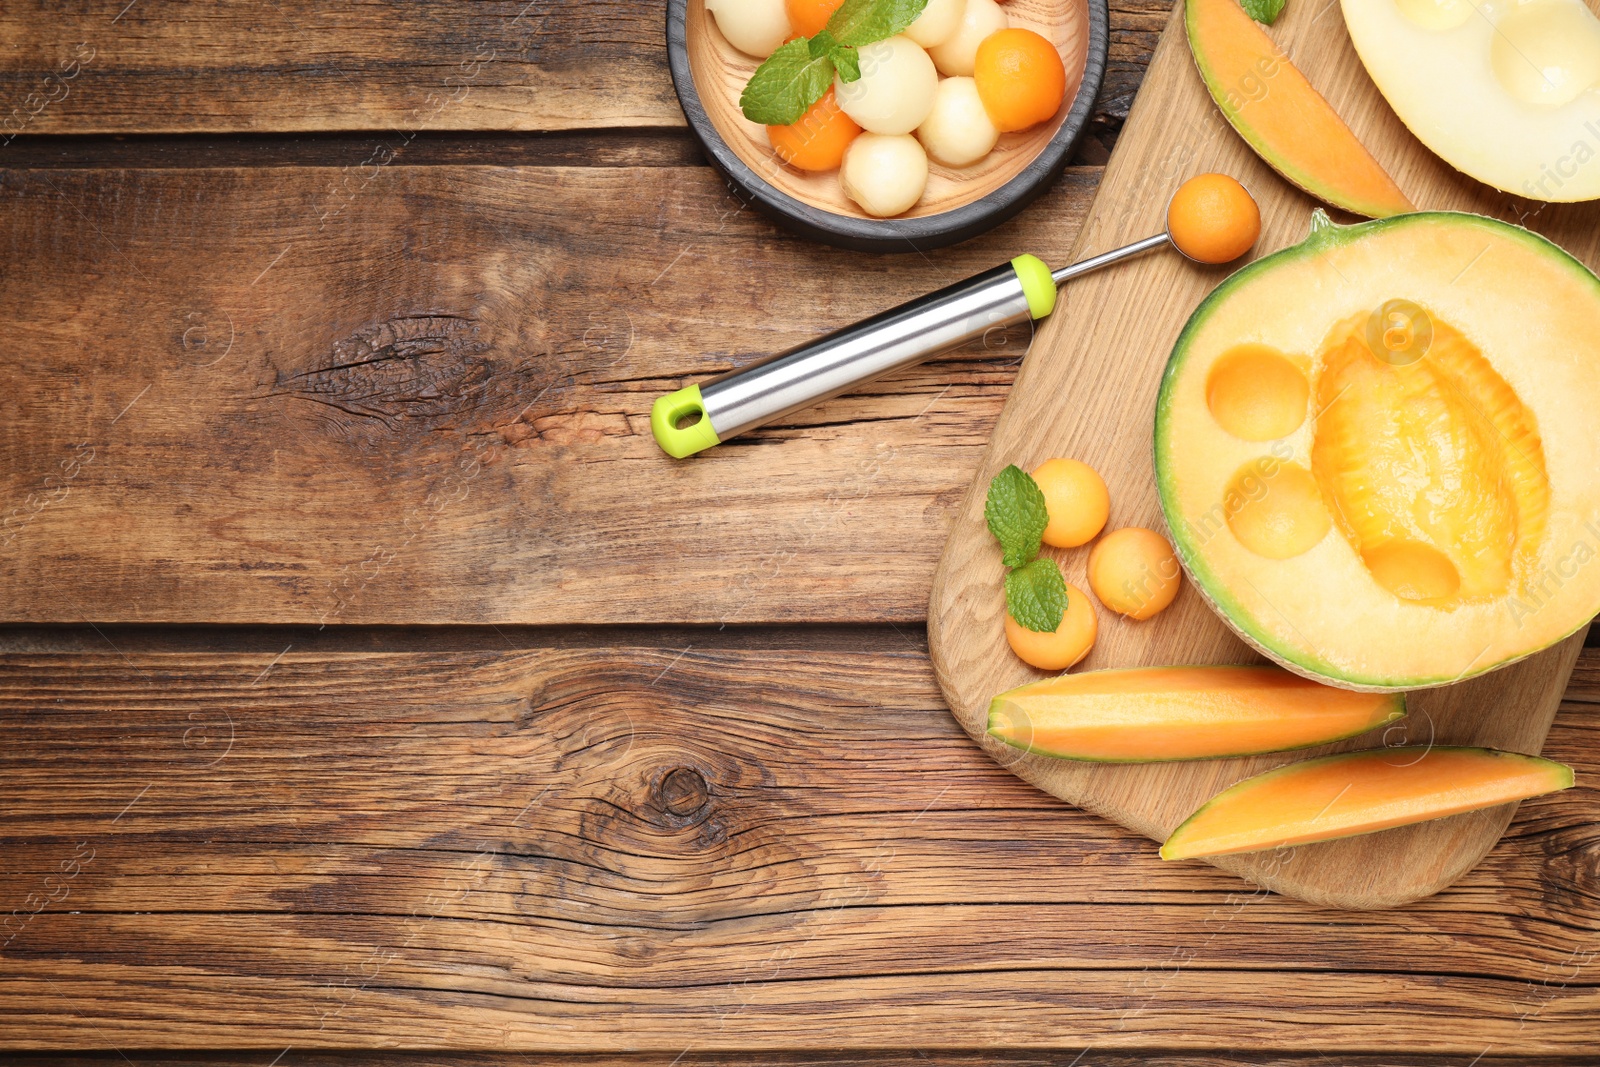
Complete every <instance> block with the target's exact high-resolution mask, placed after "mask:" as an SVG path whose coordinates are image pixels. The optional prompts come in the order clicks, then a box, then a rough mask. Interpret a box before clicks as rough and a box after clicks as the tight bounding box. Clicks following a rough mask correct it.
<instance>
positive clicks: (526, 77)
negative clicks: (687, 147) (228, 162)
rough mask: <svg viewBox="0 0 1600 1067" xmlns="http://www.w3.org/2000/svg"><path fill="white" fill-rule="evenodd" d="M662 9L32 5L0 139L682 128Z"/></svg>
mask: <svg viewBox="0 0 1600 1067" xmlns="http://www.w3.org/2000/svg"><path fill="white" fill-rule="evenodd" d="M1165 9H1166V5H1165V4H1164V3H1162V2H1161V0H1116V2H1114V3H1113V4H1112V5H1111V15H1112V22H1111V25H1112V43H1111V56H1110V59H1111V67H1110V70H1109V71H1108V75H1107V81H1106V95H1105V97H1104V99H1105V101H1106V105H1105V107H1104V108H1103V109H1102V110H1101V111H1100V112H1099V113H1098V114H1097V115H1096V117H1095V123H1094V126H1093V133H1094V135H1096V136H1101V137H1105V138H1106V139H1107V141H1108V143H1109V140H1110V139H1111V137H1113V136H1114V134H1115V130H1116V127H1117V126H1118V125H1120V121H1121V118H1122V117H1123V116H1125V115H1126V114H1127V103H1128V100H1129V99H1131V97H1132V91H1133V89H1134V87H1136V86H1137V84H1138V78H1139V75H1140V73H1141V72H1142V71H1143V69H1144V68H1143V64H1144V61H1145V60H1146V59H1148V57H1149V50H1150V48H1151V47H1152V46H1153V44H1154V38H1153V35H1152V34H1151V33H1150V32H1149V25H1150V22H1151V18H1152V13H1153V12H1156V11H1157V10H1159V11H1160V12H1161V13H1163V14H1164V13H1165ZM665 17H666V16H665V4H663V3H659V2H658V3H647V4H638V3H622V2H619V0H568V2H557V0H532V2H531V3H530V2H529V0H475V2H472V3H460V2H449V0H425V2H424V0H374V2H370V3H362V4H340V5H328V4H318V3H314V2H312V0H288V2H285V3H279V4H275V5H274V6H273V10H272V11H271V12H270V16H264V15H263V13H262V12H261V11H259V10H257V9H255V8H252V7H250V6H248V5H218V4H213V3H208V2H206V0H176V2H165V3H161V4H154V3H150V2H148V0H133V2H132V3H129V2H128V0H97V2H96V3H93V4H89V5H86V6H83V7H79V8H77V9H75V10H61V9H60V8H59V6H58V5H53V4H49V3H46V2H45V0H32V2H30V3H25V4H8V5H7V6H6V8H5V10H4V12H0V40H4V41H6V42H7V44H8V45H9V47H8V48H6V49H5V50H4V52H3V53H0V144H3V143H5V142H7V141H9V140H10V138H12V137H15V136H17V135H32V134H62V133H68V134H84V133H132V132H139V133H266V132H300V131H321V130H385V131H391V140H390V142H389V143H390V147H391V148H392V149H394V150H400V149H402V148H403V147H404V146H405V145H406V144H408V143H409V142H410V140H411V139H412V138H413V137H415V136H417V135H419V134H425V133H428V132H431V131H439V130H486V131H487V130H566V129H601V128H608V127H657V128H665V127H682V126H684V125H685V122H684V118H683V112H682V111H680V110H679V108H678V102H677V97H676V96H675V95H674V94H673V91H672V81H671V78H670V77H669V76H668V74H667V61H666V31H665Z"/></svg>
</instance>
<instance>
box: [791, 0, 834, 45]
mask: <svg viewBox="0 0 1600 1067" xmlns="http://www.w3.org/2000/svg"><path fill="white" fill-rule="evenodd" d="M843 4H844V0H783V7H784V10H785V11H787V12H788V13H789V28H790V29H791V30H792V31H793V32H794V35H795V36H796V37H815V36H816V35H817V34H819V33H821V32H822V28H823V27H824V26H826V25H827V24H828V19H830V18H832V17H833V13H834V12H835V11H837V10H839V8H840V6H842V5H843Z"/></svg>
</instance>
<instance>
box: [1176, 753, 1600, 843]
mask: <svg viewBox="0 0 1600 1067" xmlns="http://www.w3.org/2000/svg"><path fill="white" fill-rule="evenodd" d="M1571 785H1572V768H1571V767H1567V766H1564V765H1562V764H1560V763H1555V762H1552V761H1551V760H1547V759H1541V758H1539V757H1538V756H1523V755H1519V754H1518V753H1515V752H1499V751H1496V750H1495V749H1491V748H1424V747H1417V748H1380V749H1373V750H1370V751H1363V752H1341V753H1339V754H1338V755H1335V756H1323V757H1322V758H1320V759H1312V760H1305V761H1304V762H1301V763H1291V764H1289V765H1288V766H1286V767H1279V768H1277V769H1276V770H1271V771H1268V772H1266V773H1265V774H1258V775H1256V776H1255V777H1254V778H1247V779H1245V780H1244V781H1242V782H1240V783H1239V784H1238V785H1235V786H1233V787H1232V788H1229V789H1225V790H1223V791H1222V792H1220V793H1218V794H1217V795H1216V796H1214V797H1212V798H1211V800H1210V801H1209V802H1207V803H1206V804H1205V805H1204V806H1203V807H1201V808H1200V810H1199V811H1197V812H1195V813H1194V814H1193V815H1191V816H1189V818H1188V821H1186V822H1185V823H1184V824H1183V825H1182V826H1180V827H1178V828H1177V829H1176V830H1174V831H1173V832H1172V836H1171V837H1169V838H1167V842H1166V844H1164V845H1162V846H1161V858H1162V859H1169V860H1181V859H1190V858H1193V857H1196V856H1225V855H1228V854H1231V853H1235V852H1256V851H1259V850H1261V849H1268V848H1281V847H1285V846H1290V845H1304V844H1310V843H1311V842H1313V841H1331V840H1333V839H1334V838H1338V837H1352V836H1354V835H1356V834H1370V833H1373V832H1374V831H1377V830H1388V829H1391V828H1393V827H1396V826H1405V825H1407V824H1409V823H1416V822H1426V821H1427V820H1429V819H1439V818H1443V817H1444V816H1446V815H1460V814H1462V813H1463V812H1468V811H1477V810H1478V809H1480V808H1492V807H1494V806H1496V805H1498V804H1508V803H1510V802H1512V801H1515V800H1524V799H1526V798H1528V797H1534V796H1539V795H1540V794H1541V793H1553V792H1555V791H1557V790H1559V789H1567V788H1569V787H1570V786H1571Z"/></svg>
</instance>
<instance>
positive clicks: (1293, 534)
mask: <svg viewBox="0 0 1600 1067" xmlns="http://www.w3.org/2000/svg"><path fill="white" fill-rule="evenodd" d="M1223 508H1224V511H1225V513H1226V515H1227V517H1228V528H1229V529H1230V530H1232V531H1233V536H1235V537H1237V538H1238V539H1239V543H1240V544H1242V545H1244V547H1245V548H1247V549H1249V550H1250V551H1251V552H1254V553H1255V554H1256V555H1258V556H1265V557H1266V558H1267V559H1290V558H1291V557H1294V556H1298V555H1300V554H1301V553H1303V552H1308V551H1310V550H1311V549H1312V548H1313V547H1315V546H1316V544H1317V543H1318V542H1319V541H1321V540H1322V539H1323V537H1325V536H1327V533H1328V528H1329V527H1330V526H1332V524H1333V523H1332V520H1331V519H1330V518H1329V515H1328V509H1327V507H1326V506H1325V505H1324V504H1323V502H1322V492H1321V490H1320V489H1319V488H1318V486H1317V480H1316V478H1314V477H1313V476H1312V474H1311V472H1310V471H1308V470H1306V469H1305V468H1304V467H1302V466H1301V465H1300V464H1298V463H1278V464H1264V463H1261V462H1259V461H1252V462H1250V463H1246V464H1245V465H1244V466H1242V467H1240V468H1239V470H1238V471H1237V472H1236V473H1235V474H1234V476H1233V478H1232V479H1230V480H1229V482H1228V489H1227V492H1226V494H1225V495H1224V497H1223Z"/></svg>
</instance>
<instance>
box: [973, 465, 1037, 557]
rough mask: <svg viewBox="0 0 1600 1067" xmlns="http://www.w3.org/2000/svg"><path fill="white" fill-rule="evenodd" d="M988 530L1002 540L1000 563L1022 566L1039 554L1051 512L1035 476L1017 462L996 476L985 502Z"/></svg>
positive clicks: (984, 513) (984, 515)
mask: <svg viewBox="0 0 1600 1067" xmlns="http://www.w3.org/2000/svg"><path fill="white" fill-rule="evenodd" d="M983 517H984V520H985V521H986V522H988V524H989V532H990V533H992V534H994V538H995V540H996V541H999V542H1000V552H1001V562H1002V563H1004V564H1005V565H1006V566H1007V567H1021V566H1022V565H1023V564H1025V563H1029V562H1031V561H1032V560H1033V557H1035V556H1037V555H1038V554H1039V545H1040V543H1041V542H1042V541H1043V540H1044V528H1045V527H1046V526H1048V525H1049V524H1050V512H1049V511H1048V510H1046V508H1045V505H1044V492H1043V491H1042V490H1040V488H1039V483H1038V482H1035V481H1034V480H1033V476H1032V475H1030V474H1029V473H1028V472H1027V471H1025V470H1023V469H1022V468H1021V467H1019V466H1017V465H1016V464H1015V463H1013V464H1011V465H1010V466H1008V467H1007V468H1006V469H1005V470H1003V471H1001V472H1000V473H999V474H996V475H995V476H994V480H993V481H991V482H990V483H989V496H988V498H987V499H986V500H985V501H984V504H983Z"/></svg>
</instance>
